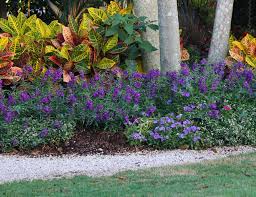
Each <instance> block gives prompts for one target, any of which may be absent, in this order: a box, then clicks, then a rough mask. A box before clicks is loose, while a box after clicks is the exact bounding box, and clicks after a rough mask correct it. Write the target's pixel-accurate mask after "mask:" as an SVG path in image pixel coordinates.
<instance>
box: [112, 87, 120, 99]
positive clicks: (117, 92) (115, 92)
mask: <svg viewBox="0 0 256 197" xmlns="http://www.w3.org/2000/svg"><path fill="white" fill-rule="evenodd" d="M119 92H120V90H119V88H117V87H115V88H114V91H113V95H112V97H113V99H116V98H117V97H118V96H119Z"/></svg>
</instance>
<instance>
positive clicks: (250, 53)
mask: <svg viewBox="0 0 256 197" xmlns="http://www.w3.org/2000/svg"><path fill="white" fill-rule="evenodd" d="M229 45H230V50H229V54H230V57H231V58H232V59H234V60H235V61H238V62H244V63H246V64H248V65H250V66H251V67H253V68H256V38H255V37H253V36H252V35H250V34H247V35H246V36H245V37H244V38H242V40H241V41H238V40H236V38H235V37H234V36H231V37H230V43H229Z"/></svg>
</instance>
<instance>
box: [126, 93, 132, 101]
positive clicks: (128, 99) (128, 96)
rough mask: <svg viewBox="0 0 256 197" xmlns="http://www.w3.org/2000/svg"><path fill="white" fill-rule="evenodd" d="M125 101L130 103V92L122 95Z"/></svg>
mask: <svg viewBox="0 0 256 197" xmlns="http://www.w3.org/2000/svg"><path fill="white" fill-rule="evenodd" d="M124 100H125V102H127V103H130V102H131V101H132V97H131V95H130V94H126V95H125V97H124Z"/></svg>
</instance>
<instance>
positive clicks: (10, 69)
mask: <svg viewBox="0 0 256 197" xmlns="http://www.w3.org/2000/svg"><path fill="white" fill-rule="evenodd" d="M5 36H6V35H5V34H1V35H0V80H2V81H3V84H4V85H10V84H12V83H14V82H17V81H19V80H20V75H19V73H21V72H22V69H21V68H18V67H14V66H13V65H14V64H13V61H12V59H13V57H14V55H15V54H14V53H13V52H11V51H10V49H9V48H10V46H11V45H10V43H9V39H8V37H5Z"/></svg>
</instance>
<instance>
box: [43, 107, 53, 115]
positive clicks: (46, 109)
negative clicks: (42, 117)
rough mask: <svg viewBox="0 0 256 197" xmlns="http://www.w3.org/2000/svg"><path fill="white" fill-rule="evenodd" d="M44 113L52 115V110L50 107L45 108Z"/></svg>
mask: <svg viewBox="0 0 256 197" xmlns="http://www.w3.org/2000/svg"><path fill="white" fill-rule="evenodd" d="M42 111H43V112H44V113H46V114H47V115H49V114H50V113H52V108H51V107H50V106H43V107H42Z"/></svg>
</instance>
